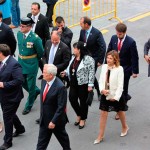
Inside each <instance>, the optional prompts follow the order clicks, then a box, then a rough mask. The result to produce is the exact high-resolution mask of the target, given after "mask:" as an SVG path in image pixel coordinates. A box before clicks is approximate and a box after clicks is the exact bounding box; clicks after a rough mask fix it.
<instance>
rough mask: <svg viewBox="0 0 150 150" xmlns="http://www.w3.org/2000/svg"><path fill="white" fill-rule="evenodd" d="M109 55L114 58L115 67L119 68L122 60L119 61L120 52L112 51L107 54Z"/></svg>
mask: <svg viewBox="0 0 150 150" xmlns="http://www.w3.org/2000/svg"><path fill="white" fill-rule="evenodd" d="M108 55H111V56H112V57H113V59H114V64H115V66H116V67H119V66H120V59H119V54H118V52H117V51H115V50H112V51H110V52H108V53H107V56H108Z"/></svg>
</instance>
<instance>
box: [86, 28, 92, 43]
mask: <svg viewBox="0 0 150 150" xmlns="http://www.w3.org/2000/svg"><path fill="white" fill-rule="evenodd" d="M92 37H93V27H92V29H91V31H90V33H89V36H88V39H87V43H88V42H89V41H90V40H91V39H92Z"/></svg>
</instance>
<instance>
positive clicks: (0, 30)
mask: <svg viewBox="0 0 150 150" xmlns="http://www.w3.org/2000/svg"><path fill="white" fill-rule="evenodd" d="M0 44H7V45H8V46H9V47H10V50H11V55H14V53H15V50H16V44H17V42H16V39H15V36H14V33H13V31H12V29H11V28H9V26H8V25H6V24H5V23H2V24H1V26H0Z"/></svg>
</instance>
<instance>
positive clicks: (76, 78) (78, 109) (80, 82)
mask: <svg viewBox="0 0 150 150" xmlns="http://www.w3.org/2000/svg"><path fill="white" fill-rule="evenodd" d="M73 54H74V55H73V56H72V59H71V61H70V63H69V66H68V67H67V70H65V71H64V72H61V76H65V75H67V76H68V77H69V79H70V91H69V101H70V103H71V106H72V108H73V109H74V111H75V113H76V115H77V118H76V121H75V123H74V125H75V126H78V125H79V129H82V128H84V127H85V121H86V119H87V116H88V104H87V103H86V100H87V98H88V92H90V91H92V90H93V86H94V79H95V61H94V59H93V58H92V57H91V56H89V53H88V51H87V49H86V44H85V43H83V42H80V41H79V42H77V43H74V44H73Z"/></svg>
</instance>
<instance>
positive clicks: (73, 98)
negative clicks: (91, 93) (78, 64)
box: [69, 84, 88, 120]
mask: <svg viewBox="0 0 150 150" xmlns="http://www.w3.org/2000/svg"><path fill="white" fill-rule="evenodd" d="M87 97H88V85H87V84H84V85H78V86H71V85H70V91H69V101H70V103H71V106H72V108H73V109H74V111H75V113H76V115H77V116H80V117H81V120H85V119H87V115H88V105H87V104H86V100H87Z"/></svg>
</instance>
